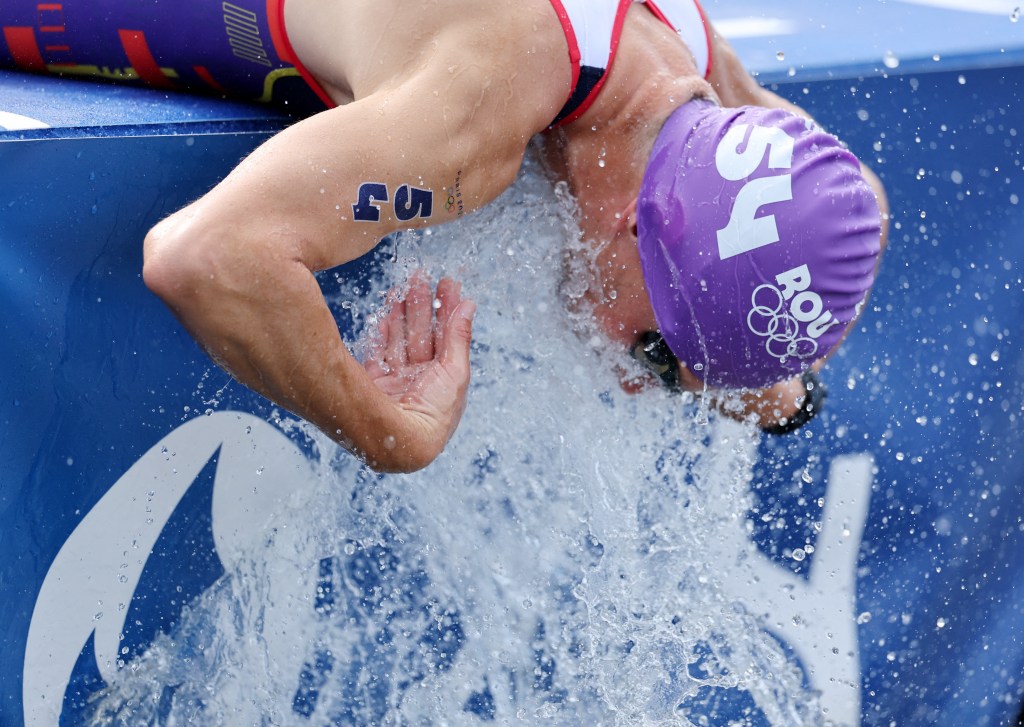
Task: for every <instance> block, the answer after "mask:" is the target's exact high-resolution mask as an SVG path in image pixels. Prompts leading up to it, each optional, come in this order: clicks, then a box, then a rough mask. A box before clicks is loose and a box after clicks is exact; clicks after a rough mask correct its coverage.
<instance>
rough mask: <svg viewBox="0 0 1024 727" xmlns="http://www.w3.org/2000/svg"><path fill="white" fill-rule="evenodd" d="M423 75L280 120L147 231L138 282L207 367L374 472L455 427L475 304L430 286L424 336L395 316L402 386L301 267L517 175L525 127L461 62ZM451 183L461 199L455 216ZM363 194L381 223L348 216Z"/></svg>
mask: <svg viewBox="0 0 1024 727" xmlns="http://www.w3.org/2000/svg"><path fill="white" fill-rule="evenodd" d="M420 73H421V74H422V76H420V77H413V78H412V79H411V82H410V83H408V84H404V85H403V86H402V87H401V88H398V89H389V90H387V91H386V92H382V93H379V94H375V95H371V96H368V97H366V98H365V99H363V100H360V101H358V102H355V103H352V104H349V105H347V106H343V107H339V108H336V109H333V110H331V111H327V112H324V113H321V114H318V115H316V116H314V117H311V118H309V119H306V120H304V121H301V122H299V123H297V124H295V125H294V126H292V127H290V128H288V129H286V130H285V131H283V132H282V133H280V134H278V135H277V136H275V137H274V138H272V139H271V140H269V141H268V142H267V143H265V144H264V145H263V146H261V147H260V148H259V149H257V150H256V151H255V152H253V153H252V154H251V155H250V156H249V157H248V158H247V159H246V160H244V161H243V162H242V163H241V164H240V165H239V166H238V167H237V168H236V169H235V170H234V171H233V172H232V173H231V174H230V175H229V176H228V177H227V178H226V179H225V180H224V181H223V182H222V183H221V184H219V185H218V186H217V187H215V188H214V189H213V190H212V191H211V192H209V193H208V194H207V195H206V196H204V197H203V198H201V199H200V200H198V201H197V202H195V203H193V204H192V205H190V206H188V207H186V208H185V209H184V210H182V211H180V212H178V213H176V214H174V215H172V216H171V217H170V218H168V219H167V220H164V221H163V222H161V223H160V224H159V225H157V227H156V228H154V229H153V230H152V231H151V232H150V234H149V235H148V236H147V238H146V242H145V268H144V276H145V280H146V283H147V285H149V287H150V288H151V289H152V290H153V291H154V292H155V293H156V294H157V295H159V296H160V297H161V298H162V299H163V300H164V301H165V302H166V303H167V304H168V305H169V307H170V308H171V309H172V310H173V312H174V313H175V315H176V316H177V317H178V319H179V320H180V321H181V322H182V323H183V325H184V326H185V328H187V329H188V331H189V332H190V333H191V334H192V335H193V336H194V337H195V338H196V339H197V341H198V342H199V343H200V345H202V347H203V348H204V349H205V350H206V351H207V352H208V353H209V354H210V356H211V357H212V358H213V359H214V360H215V361H216V362H217V363H219V364H220V365H222V366H223V367H224V368H225V369H227V370H228V372H230V373H231V374H232V375H233V376H234V377H235V378H237V379H238V380H239V381H241V382H242V383H244V384H246V385H247V386H249V387H250V388H252V389H254V390H256V391H257V392H259V393H261V394H263V395H264V396H266V397H267V398H269V399H270V400H272V401H274V402H275V403H277V404H278V405H280V406H282V407H284V408H286V409H288V410H290V411H292V412H294V413H296V414H298V415H299V416H301V417H303V418H305V419H307V420H308V421H310V422H312V423H313V424H314V425H316V426H317V427H319V428H320V429H321V430H323V431H324V432H325V433H326V434H327V435H328V436H330V437H331V438H332V439H334V440H335V441H337V442H339V443H340V444H342V445H343V446H346V447H347V448H349V449H350V450H352V451H353V452H355V453H356V454H358V455H359V456H360V457H362V458H363V459H364V460H366V461H367V462H368V463H369V464H370V465H371V466H372V467H374V468H375V469H378V470H381V471H411V470H416V469H419V468H422V467H424V466H426V465H427V464H429V463H430V462H431V461H432V460H433V459H434V458H435V457H437V455H438V454H439V453H440V452H441V451H442V449H443V448H444V446H445V444H446V442H447V440H448V438H449V437H450V436H451V434H452V433H453V432H454V430H455V428H456V426H457V425H458V421H459V418H460V417H461V414H462V410H463V404H464V401H465V393H466V388H467V386H468V379H469V365H468V357H469V353H468V352H469V337H470V319H471V317H472V313H473V306H472V304H471V303H470V302H468V301H461V300H460V299H459V298H458V294H457V291H455V292H454V294H452V291H451V289H450V288H449V290H448V291H447V292H448V294H446V291H444V290H441V291H440V293H441V295H440V297H441V298H442V299H443V300H442V309H441V311H439V313H440V314H441V316H442V318H446V320H441V321H439V328H438V330H439V331H440V337H439V338H438V339H437V340H436V341H426V340H424V338H425V337H427V336H429V333H426V332H428V331H431V330H433V326H432V325H431V323H430V321H431V316H430V313H431V310H430V309H429V307H428V308H427V309H426V311H425V316H424V315H422V313H423V312H424V308H423V306H422V305H419V306H414V310H413V312H412V313H408V309H407V315H406V318H405V320H404V321H395V322H394V325H393V326H391V335H390V340H392V341H393V344H389V346H391V348H393V350H394V353H393V360H398V359H399V358H403V357H404V359H405V360H404V362H403V365H404V369H403V374H404V375H406V379H405V384H406V385H405V387H404V390H398V389H399V388H401V387H394V386H393V385H392V383H393V382H392V383H388V382H387V381H385V380H384V378H382V377H380V376H375V375H374V374H379V373H380V372H379V371H376V372H375V371H371V372H368V371H367V370H366V369H364V367H363V366H362V365H361V364H360V363H359V362H357V361H356V360H355V359H354V358H353V356H352V355H351V354H350V353H349V351H348V350H347V349H346V347H345V345H344V343H343V341H342V339H341V336H340V334H339V330H338V326H337V323H336V321H335V320H334V318H333V316H332V314H331V312H330V310H329V309H328V307H327V304H326V302H325V301H324V298H323V295H322V294H321V292H320V288H319V286H318V285H317V282H316V279H315V278H314V275H313V273H314V271H317V270H322V269H325V268H329V267H333V266H335V265H339V264H341V263H344V262H347V261H350V260H353V259H355V258H357V257H359V256H360V255H362V254H364V253H366V252H368V251H369V250H371V249H372V248H373V247H374V245H375V244H376V243H377V241H378V240H379V239H380V238H381V237H383V236H385V235H387V234H389V233H391V232H392V231H394V230H396V229H402V228H411V227H421V226H424V225H427V224H434V223H438V222H441V221H444V220H447V219H450V218H454V217H456V216H458V215H459V214H460V213H461V212H469V211H471V210H472V209H473V208H475V207H477V206H480V205H482V204H484V203H486V202H488V201H490V200H491V199H493V198H494V197H496V196H497V195H498V194H499V193H500V192H501V191H503V190H504V189H505V187H506V186H508V184H510V183H511V181H512V180H513V179H514V177H515V174H516V173H517V171H518V168H519V164H520V162H521V159H522V155H523V153H524V151H525V146H526V143H527V141H528V139H529V136H530V135H531V134H532V131H533V129H527V130H526V132H525V133H523V134H518V133H516V130H515V129H510V128H509V127H508V124H510V123H512V122H511V121H508V122H505V123H503V122H504V120H507V119H518V120H517V121H516V123H517V124H518V123H519V122H520V121H521V119H522V114H516V113H513V112H512V111H510V110H509V109H507V108H504V107H503V105H502V104H503V103H504V102H505V100H504V97H503V96H502V97H499V96H498V95H497V94H494V95H491V96H482V94H481V91H480V88H481V85H482V84H481V79H479V78H475V77H473V69H472V68H468V69H466V71H465V73H463V74H452V73H451V72H450V71H449V69H448V67H447V66H441V67H440V68H430V67H428V68H425V69H423V70H422V71H420ZM423 88H426V89H431V88H439V89H445V93H442V94H432V93H421V92H418V91H417V89H423ZM538 116H539V114H538ZM546 123H547V120H546V119H545V120H544V121H538V122H537V125H538V127H539V128H543V126H544V124H546ZM365 183H370V184H374V185H382V186H383V187H385V188H386V189H387V194H388V198H389V200H390V202H388V203H385V202H384V201H383V200H382V199H381V197H382V193H381V192H380V190H381V187H373V188H370V191H376V192H377V193H376V194H374V195H373V199H370V198H369V196H368V195H366V194H362V193H361V192H366V189H367V188H366V187H364V186H363V185H364V184H365ZM403 185H408V186H409V188H410V189H411V188H412V187H415V188H417V189H422V190H427V191H430V192H431V194H432V200H431V201H432V204H431V206H430V207H431V208H430V209H429V214H430V216H429V217H427V216H426V214H427V212H428V210H427V209H426V206H425V205H423V204H421V205H420V207H419V210H418V214H415V215H412V216H411V217H410V213H411V212H413V211H416V206H415V204H412V205H409V206H408V208H407V209H405V210H404V211H403V212H402V213H401V216H403V217H410V218H409V219H406V220H401V219H398V217H397V216H396V213H395V205H394V200H395V199H396V197H397V196H398V195H397V192H398V190H399V188H400V187H402V186H403ZM448 189H453V190H455V194H456V197H458V199H457V200H456V204H455V205H454V206H453V207H451V212H449V211H448V209H446V198H447V194H446V192H447V190H448ZM406 196H407V197H409V196H410V195H408V194H407V195H406ZM411 201H412V202H415V200H411ZM421 201H422V197H421ZM363 203H365V204H363ZM360 204H362V205H363V213H364V216H366V217H368V218H372V217H373V216H374V213H373V211H374V210H376V211H377V213H378V214H379V219H377V221H360V220H357V219H354V217H355V216H357V214H356V211H354V210H353V205H356V206H357V207H358V206H359V205H360ZM430 298H431V299H432V296H430ZM428 302H429V301H428ZM410 317H412V318H415V319H416V320H417V321H419V322H418V323H417V324H415V325H414V324H413V323H411V322H410V321H409V318H410ZM417 326H418V327H417ZM420 332H424V333H423V334H422V335H420ZM403 348H404V351H403V350H402V349H403ZM413 349H418V350H420V351H422V350H424V349H426V350H427V351H428V353H429V359H425V358H417V356H420V357H424V356H427V354H424V353H418V354H415V353H411V352H412V350H413ZM406 364H407V365H406Z"/></svg>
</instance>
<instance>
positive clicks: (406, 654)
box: [94, 162, 820, 726]
mask: <svg viewBox="0 0 1024 727" xmlns="http://www.w3.org/2000/svg"><path fill="white" fill-rule="evenodd" d="M557 196H559V195H552V190H551V188H550V186H549V184H548V182H546V181H545V180H544V178H543V177H542V175H541V174H540V173H539V172H538V171H537V168H536V165H535V164H533V163H532V162H528V163H527V165H526V166H525V168H524V173H523V174H522V175H521V178H520V180H519V181H518V183H517V184H516V185H515V186H514V187H513V188H512V189H511V190H509V192H507V193H506V194H505V195H504V196H503V197H502V198H501V199H500V200H498V202H497V203H495V204H494V205H491V206H490V207H488V208H487V209H486V210H483V211H481V212H479V213H477V214H475V215H472V216H470V217H467V218H466V219H465V220H463V221H460V222H459V223H456V224H451V225H446V226H443V227H440V228H435V229H434V230H432V231H431V232H430V234H424V235H419V236H408V237H405V238H402V239H400V240H399V242H398V244H397V254H396V257H397V260H396V261H395V264H394V265H392V266H389V268H388V269H389V270H390V271H391V275H392V277H391V279H389V280H386V281H382V282H381V283H380V284H379V285H378V286H377V287H376V288H375V292H379V291H381V290H384V289H386V287H387V286H388V285H390V284H392V283H393V282H395V281H399V282H400V281H401V280H402V279H403V278H404V276H406V275H407V274H408V273H409V272H410V271H411V270H412V269H415V268H425V269H426V270H428V271H429V272H430V274H432V275H433V276H434V277H435V278H436V277H437V276H439V275H442V274H449V275H452V276H454V277H456V278H458V279H460V280H461V281H463V284H464V290H465V293H466V294H467V295H468V296H471V297H473V298H475V299H476V300H477V302H478V304H479V312H478V316H477V321H476V325H475V332H474V334H475V335H474V344H473V353H472V359H473V361H472V364H473V383H472V387H471V390H470V396H469V404H468V407H467V411H466V414H465V417H464V419H463V421H462V424H461V426H460V428H459V430H458V432H457V433H456V434H455V436H454V438H453V440H452V441H451V443H450V444H449V446H448V448H447V450H446V451H445V453H444V454H443V455H442V456H441V457H440V459H439V460H438V461H437V462H435V463H434V464H433V465H431V466H430V467H428V468H427V469H426V470H424V471H422V472H419V473H415V474H412V475H405V476H387V477H382V478H379V477H376V476H374V475H373V474H371V473H369V472H368V471H366V470H365V469H364V468H363V467H361V466H360V464H359V463H358V462H356V461H355V460H354V459H353V458H351V457H350V456H348V455H347V454H345V453H343V452H340V451H339V450H338V449H337V448H335V447H334V446H333V445H331V444H330V443H329V442H328V441H327V440H326V439H325V438H324V437H323V436H322V435H320V434H319V433H316V432H312V431H310V430H309V429H308V428H305V427H298V428H297V425H295V424H289V425H285V426H286V428H288V427H291V428H292V435H293V436H302V437H308V438H311V439H312V440H313V442H314V444H315V447H313V449H314V450H315V452H316V453H317V454H316V455H315V456H314V457H313V458H312V459H311V461H310V467H311V474H310V475H309V476H308V477H307V476H305V475H303V476H301V477H300V476H297V477H296V482H294V483H279V486H282V487H296V488H297V490H296V495H295V497H294V498H293V500H292V503H291V507H290V509H289V510H288V511H287V512H285V513H282V514H281V515H280V517H279V519H278V523H277V526H276V527H275V528H274V529H273V531H272V532H269V533H268V534H267V538H266V541H265V542H264V543H263V545H262V546H261V547H260V548H259V549H257V550H256V551H254V552H252V553H251V554H248V555H247V557H246V558H244V559H242V560H241V562H240V564H239V565H237V566H233V567H232V568H231V569H229V571H228V572H227V573H225V574H224V576H223V577H221V578H220V579H219V581H218V582H217V583H216V584H215V585H214V586H213V587H212V588H210V589H209V590H208V591H207V592H206V593H204V594H203V595H202V596H201V597H199V598H198V599H196V600H195V601H194V602H193V603H191V604H190V605H189V606H188V607H187V608H186V609H185V611H184V613H183V616H182V618H181V620H180V622H179V623H178V625H177V626H176V627H175V628H174V629H173V631H172V632H171V633H169V634H165V635H161V636H160V637H159V638H157V640H156V641H155V642H154V643H153V644H152V645H151V646H150V648H149V649H148V651H147V652H146V653H145V654H144V655H142V656H140V657H139V658H137V659H135V660H134V661H133V662H131V663H130V664H127V665H125V667H124V668H123V669H121V670H120V672H119V678H118V679H117V680H116V681H115V682H114V683H112V684H111V685H109V687H108V688H106V689H105V690H103V691H102V692H101V693H99V694H98V695H97V696H96V698H95V700H94V705H95V720H94V722H95V724H104V725H106V724H161V725H164V724H166V725H183V724H201V725H309V724H313V725H325V724H340V725H371V724H372V725H478V724H480V723H481V722H491V721H493V722H495V723H497V724H536V725H582V724H593V725H629V726H636V725H662V724H684V725H685V724H726V723H730V724H765V723H767V724H776V725H790V724H813V723H815V722H816V721H817V717H816V715H818V714H820V710H819V709H818V706H817V703H816V698H815V696H814V694H812V693H811V692H810V691H809V690H808V689H807V688H806V687H805V686H804V684H803V681H802V675H801V674H800V672H799V670H798V669H797V668H796V667H794V666H793V665H792V663H791V661H790V660H789V659H788V658H787V656H786V653H785V650H784V649H783V647H781V646H780V645H779V644H778V643H777V642H776V641H775V640H774V639H773V638H772V637H771V636H769V635H768V634H767V632H765V631H764V630H763V628H762V624H761V623H759V621H758V619H757V618H756V617H755V616H754V615H752V612H753V611H756V604H746V603H744V602H743V601H741V600H736V599H735V598H734V597H731V596H727V595H726V589H723V588H722V585H721V584H722V578H724V577H726V575H724V573H725V572H727V571H728V564H726V563H722V562H720V557H719V555H718V554H720V553H723V552H725V553H729V552H735V551H736V549H735V548H730V547H724V545H723V544H722V543H721V542H720V541H721V540H722V539H723V538H732V537H735V536H734V533H735V532H736V531H737V521H740V523H741V524H740V529H742V527H743V526H744V525H745V518H746V514H747V511H748V507H749V498H750V491H749V485H750V479H751V477H752V466H753V458H754V456H755V453H756V441H755V438H754V437H753V435H752V434H753V433H752V431H751V430H750V429H749V428H748V427H747V426H745V425H742V424H739V423H736V422H733V421H730V420H726V419H723V418H722V417H718V416H715V415H712V416H711V417H710V422H709V423H708V422H707V417H702V416H701V412H700V406H699V404H698V403H697V402H694V401H693V400H692V399H683V398H680V397H670V396H668V395H666V394H664V393H662V392H661V391H659V390H656V389H652V390H649V391H647V392H644V393H641V394H640V395H636V396H628V395H626V394H625V393H623V392H622V391H621V390H620V388H619V384H618V376H617V374H616V373H615V371H614V370H613V368H614V365H615V364H619V365H629V364H628V363H627V362H626V360H625V357H624V356H623V354H622V353H621V352H617V351H607V350H606V349H607V348H608V347H607V345H606V343H605V342H604V340H603V339H601V338H600V337H598V336H595V334H594V333H593V332H592V331H590V330H588V327H587V325H586V322H585V319H584V317H582V316H581V315H579V314H577V315H574V314H571V313H569V312H567V311H568V310H569V309H570V308H571V306H567V305H566V303H567V300H566V299H567V298H572V297H574V296H576V295H578V294H579V292H580V290H581V289H582V286H585V280H584V278H585V276H586V274H587V267H588V266H587V265H586V264H582V265H580V264H576V265H569V266H567V265H566V264H565V254H566V251H567V250H575V252H576V253H577V255H578V254H579V253H580V251H581V250H582V249H583V248H582V247H579V246H578V245H576V244H575V243H573V242H572V240H573V239H574V232H573V230H572V227H571V224H569V223H568V222H567V219H568V218H567V214H566V207H565V205H564V204H562V203H559V202H558V201H555V200H554V197H557ZM563 196H564V195H563ZM567 240H568V242H567ZM580 259H581V258H579V257H577V258H576V260H577V263H578V261H579V260H580ZM581 276H582V277H581ZM361 285H362V286H363V288H364V289H363V290H361V291H360V295H358V296H353V299H352V300H351V301H350V302H346V303H345V304H344V306H343V308H344V309H345V310H348V311H350V312H351V313H352V314H353V315H354V316H355V317H356V319H357V320H360V321H361V320H365V319H366V318H368V317H372V311H373V309H374V308H375V307H376V306H377V305H379V303H380V299H381V298H380V296H379V295H376V294H369V295H367V294H366V290H365V288H366V284H365V283H361ZM339 312H340V310H339ZM730 592H735V589H733V591H730Z"/></svg>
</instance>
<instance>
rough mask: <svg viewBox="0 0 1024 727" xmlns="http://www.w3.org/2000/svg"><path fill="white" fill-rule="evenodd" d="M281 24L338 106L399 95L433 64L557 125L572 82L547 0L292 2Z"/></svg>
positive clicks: (562, 39) (558, 27)
mask: <svg viewBox="0 0 1024 727" xmlns="http://www.w3.org/2000/svg"><path fill="white" fill-rule="evenodd" d="M285 25H286V28H287V33H288V37H289V40H290V41H291V43H292V46H293V48H294V49H295V52H296V55H297V56H298V57H299V59H300V61H301V62H302V63H303V65H305V66H306V68H307V69H308V70H309V71H310V73H312V75H313V76H314V77H315V78H317V80H318V81H320V82H321V84H322V85H323V86H324V87H325V89H326V90H327V92H328V93H329V94H330V95H331V96H332V97H335V100H336V101H337V102H338V103H345V102H348V101H352V100H354V99H359V98H362V97H365V96H368V95H370V94H372V93H374V92H376V91H379V90H382V89H389V88H396V87H398V86H400V85H401V84H403V83H406V82H408V79H411V78H415V77H416V74H417V72H418V71H420V70H422V69H423V68H424V67H426V66H428V65H431V64H433V65H434V66H439V67H443V68H445V69H450V75H451V76H453V77H454V76H456V75H457V74H472V75H473V76H474V77H478V78H479V85H480V86H481V92H491V91H493V92H500V93H503V94H505V95H507V96H508V98H509V103H510V104H511V105H512V106H513V107H523V106H532V107H543V108H545V109H546V108H547V107H552V108H553V112H552V118H553V116H554V114H555V113H557V112H558V109H559V108H560V107H561V104H562V103H564V102H565V98H566V97H567V95H568V91H569V85H570V83H571V65H570V63H569V56H568V45H567V42H566V39H565V35H564V31H563V30H562V27H561V24H560V22H559V20H558V16H557V14H556V13H555V10H554V8H553V6H552V3H551V0H487V1H486V2H481V1H480V0H424V1H418V2H413V3H410V2H406V1H404V0H375V1H374V2H372V3H364V2H351V0H287V2H286V3H285ZM424 90H425V92H434V91H437V92H442V91H443V90H444V89H439V88H432V89H424ZM512 110H514V109H510V111H512ZM545 113H546V111H545Z"/></svg>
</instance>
